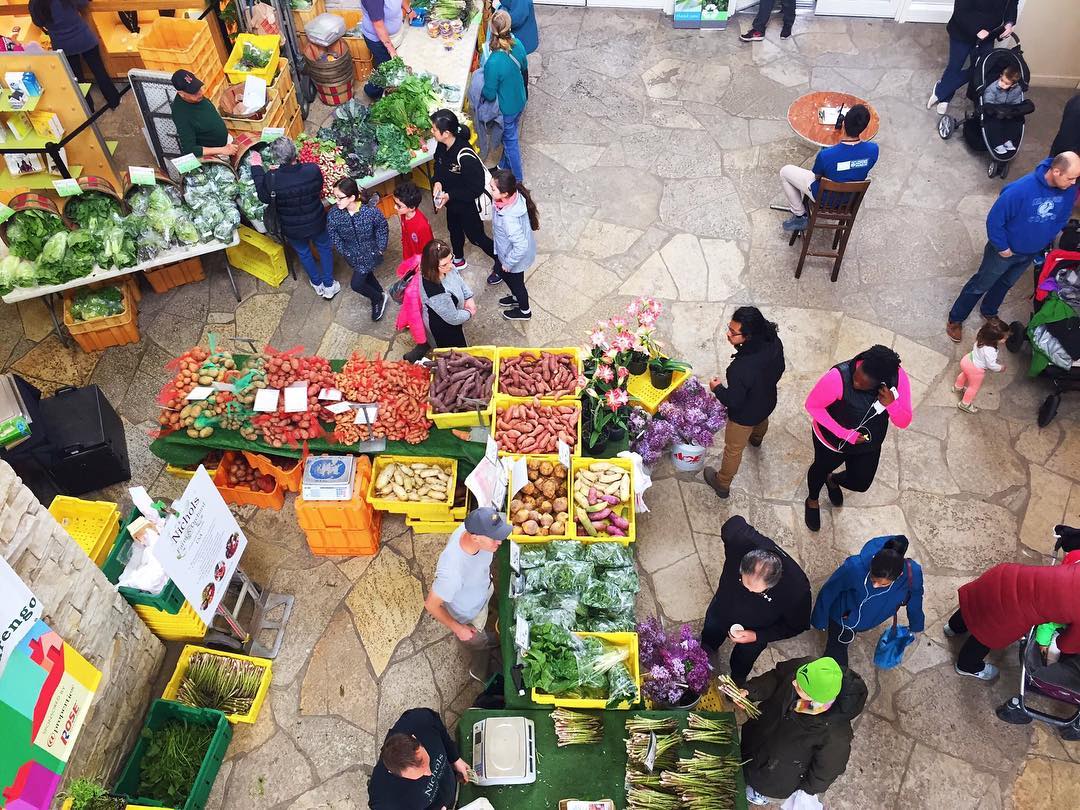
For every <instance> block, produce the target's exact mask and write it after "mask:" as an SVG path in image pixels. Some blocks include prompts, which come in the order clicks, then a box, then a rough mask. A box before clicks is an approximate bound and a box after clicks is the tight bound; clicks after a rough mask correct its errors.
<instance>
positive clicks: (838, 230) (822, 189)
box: [788, 177, 870, 281]
mask: <svg viewBox="0 0 1080 810" xmlns="http://www.w3.org/2000/svg"><path fill="white" fill-rule="evenodd" d="M868 188H870V181H869V180H864V181H863V182H861V183H835V182H833V181H832V180H829V179H827V178H825V177H822V178H821V180H820V181H819V182H818V199H819V200H821V202H814V201H813V200H809V201H808V202H809V206H808V209H807V210H808V211H809V214H810V221H809V222H808V223H807V225H806V230H805V231H792V234H791V239H790V241H789V242H788V246H789V247H790V246H791V245H794V244H795V240H796V239H798V238H799V237H800V236H801V237H802V240H803V243H802V252H801V253H800V254H799V263H798V265H796V266H795V278H799V276H801V275H802V269H803V262H805V261H806V257H807V256H823V257H825V258H828V259H836V261H835V262H833V269H832V277H831V280H832V281H836V277H837V276H839V275H840V265H841V264H842V263H843V261H844V252H845V251H846V250H847V243H848V238H849V237H850V236H851V229H852V228H853V227H855V217H856V215H857V214H858V213H859V206H860V205H862V200H863V196H864V195H865V194H866V190H867V189H868ZM817 229H821V230H825V231H832V232H833V240H832V250H831V251H829V252H816V251H813V250H810V240H811V239H812V238H813V236H814V231H815V230H817Z"/></svg>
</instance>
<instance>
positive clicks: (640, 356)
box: [626, 352, 649, 376]
mask: <svg viewBox="0 0 1080 810" xmlns="http://www.w3.org/2000/svg"><path fill="white" fill-rule="evenodd" d="M648 368H649V355H647V354H645V352H634V353H633V354H631V355H630V362H629V363H627V364H626V369H627V371H629V372H630V373H631V374H633V375H634V376H637V375H638V374H644V373H645V372H646V371H647V370H648Z"/></svg>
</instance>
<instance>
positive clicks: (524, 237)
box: [489, 169, 540, 321]
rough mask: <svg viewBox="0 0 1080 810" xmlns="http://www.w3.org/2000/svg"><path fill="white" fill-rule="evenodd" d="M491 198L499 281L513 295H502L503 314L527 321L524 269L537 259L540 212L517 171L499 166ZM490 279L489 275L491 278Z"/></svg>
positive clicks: (492, 182)
mask: <svg viewBox="0 0 1080 810" xmlns="http://www.w3.org/2000/svg"><path fill="white" fill-rule="evenodd" d="M490 190H491V199H492V200H494V201H495V214H494V216H493V217H492V219H491V232H492V233H493V234H494V236H495V256H496V264H495V273H494V274H493V275H497V276H498V280H499V281H505V282H506V286H507V287H509V288H510V295H507V296H505V297H503V298H500V299H499V306H501V307H504V308H505V309H504V311H503V317H504V318H506V320H508V321H527V320H529V319H530V318H531V317H532V310H531V309H529V291H528V290H527V289H525V271H526V270H528V269H529V268H530V267H532V263H533V262H534V261H536V237H534V236H533V231H538V230H540V214H539V212H538V211H537V210H536V204H535V203H533V199H532V195H530V194H529V190H528V189H527V188H525V186H524V185H522V184H521V183H520V182H518V179H517V178H516V177H514V173H513V172H510V171H507V170H506V169H496V170H495V171H494V172H492V173H491V189H490ZM489 281H490V279H489Z"/></svg>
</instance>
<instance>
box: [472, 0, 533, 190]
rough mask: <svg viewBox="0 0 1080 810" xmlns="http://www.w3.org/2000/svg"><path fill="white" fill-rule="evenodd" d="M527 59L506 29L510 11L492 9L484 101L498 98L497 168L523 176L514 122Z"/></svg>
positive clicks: (521, 98)
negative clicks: (500, 127) (499, 137)
mask: <svg viewBox="0 0 1080 810" xmlns="http://www.w3.org/2000/svg"><path fill="white" fill-rule="evenodd" d="M528 70H529V60H528V57H527V56H526V55H525V46H524V45H522V44H521V42H520V40H518V39H516V38H515V37H514V35H513V34H512V33H510V15H509V14H507V13H506V12H505V11H496V12H495V14H493V15H492V17H491V56H490V57H488V60H487V62H486V63H485V64H484V91H483V96H484V98H486V99H487V100H488V101H496V100H497V101H498V102H499V112H500V113H502V120H503V130H502V146H503V154H502V157H501V158H500V159H499V168H500V169H509V170H510V171H512V172H513V173H514V177H516V178H518V179H519V180H524V179H525V172H524V171H523V170H522V168H521V144H520V143H519V142H518V124H519V122H520V121H521V114H522V113H523V112H524V111H525V101H526V98H525V76H526V75H527V74H528Z"/></svg>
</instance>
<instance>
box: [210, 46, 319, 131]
mask: <svg viewBox="0 0 1080 810" xmlns="http://www.w3.org/2000/svg"><path fill="white" fill-rule="evenodd" d="M221 117H222V118H223V119H224V120H225V126H226V127H227V128H228V130H229V132H230V133H232V135H233V136H237V135H239V134H241V133H244V132H254V133H261V132H262V131H263V130H264V129H266V128H267V127H273V128H278V127H280V128H281V129H284V130H285V135H286V137H295V135H290V133H289V130H290V127H294V126H295V124H294V121H296V120H299V121H300V127H301V129H303V119H302V118H300V105H299V104H298V103H297V101H296V87H295V85H294V84H293V78H292V71H291V70H290V68H289V63H288V61H286V60H285V59H281V60H279V61H278V73H277V77H276V78H275V79H274V80H273V82H271V83H270V84H268V85H267V87H266V109H265V110H264V111H263V113H262V115H261V116H259V117H258V118H232V117H230V116H228V115H224V114H223V115H222V116H221ZM296 134H299V132H297V133H296Z"/></svg>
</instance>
